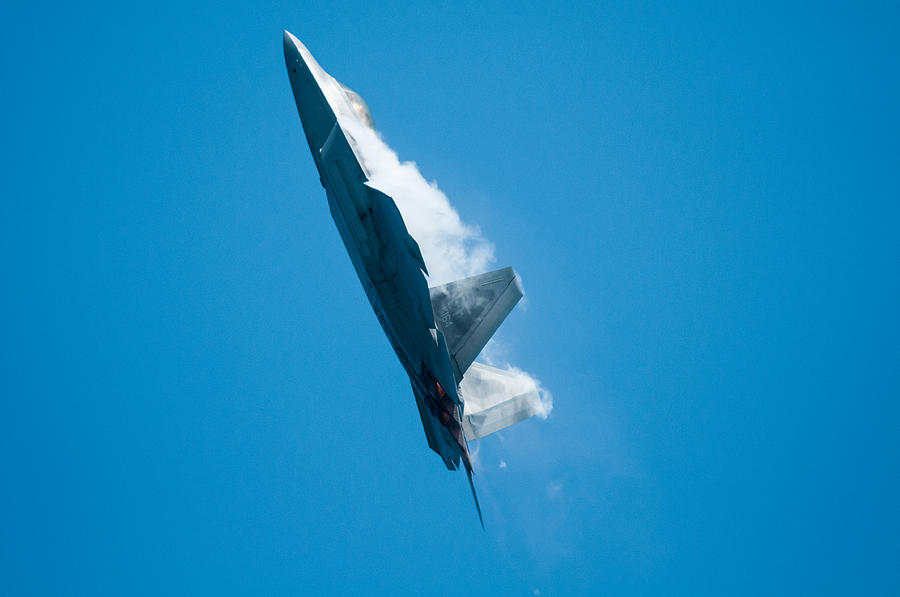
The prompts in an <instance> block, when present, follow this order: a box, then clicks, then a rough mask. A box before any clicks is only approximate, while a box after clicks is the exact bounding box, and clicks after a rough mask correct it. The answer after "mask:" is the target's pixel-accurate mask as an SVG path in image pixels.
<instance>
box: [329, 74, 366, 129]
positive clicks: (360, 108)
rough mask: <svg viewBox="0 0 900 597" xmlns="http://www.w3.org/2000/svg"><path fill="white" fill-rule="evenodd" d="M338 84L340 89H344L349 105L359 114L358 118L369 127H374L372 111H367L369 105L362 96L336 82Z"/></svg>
mask: <svg viewBox="0 0 900 597" xmlns="http://www.w3.org/2000/svg"><path fill="white" fill-rule="evenodd" d="M338 85H340V86H341V89H343V90H344V93H345V94H347V99H348V100H350V105H351V106H353V110H354V111H355V112H356V114H357V115H358V116H359V118H360V120H362V121H363V122H364V123H365V124H366V126H368V127H369V128H372V129H374V128H375V121H374V120H372V112H371V111H369V105H368V104H366V101H365V100H364V99H363V98H362V96H361V95H359V94H358V93H356V92H355V91H353V90H352V89H350V88H349V87H347V86H345V85H344V84H343V83H338Z"/></svg>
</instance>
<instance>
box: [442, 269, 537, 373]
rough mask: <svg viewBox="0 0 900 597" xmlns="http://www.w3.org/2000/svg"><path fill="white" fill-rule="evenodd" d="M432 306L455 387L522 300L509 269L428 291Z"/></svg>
mask: <svg viewBox="0 0 900 597" xmlns="http://www.w3.org/2000/svg"><path fill="white" fill-rule="evenodd" d="M429 292H430V294H431V306H432V309H433V310H434V319H435V322H436V323H437V326H438V328H439V329H440V330H441V332H443V333H444V337H445V338H446V340H447V348H448V349H449V352H450V358H451V361H452V362H453V369H454V371H453V374H454V375H455V377H456V381H457V383H459V381H460V380H461V379H462V377H463V374H464V373H465V372H466V369H468V368H469V365H471V364H472V361H474V360H475V357H477V356H478V353H480V352H481V349H483V348H484V345H485V344H487V341H488V340H490V339H491V336H493V335H494V332H496V331H497V328H498V327H500V324H501V323H503V320H504V319H506V316H507V315H509V312H510V311H512V308H513V307H515V306H516V303H518V302H519V299H521V298H522V286H521V284H520V283H519V277H518V275H517V274H516V272H515V271H514V270H513V268H511V267H505V268H503V269H498V270H497V271H493V272H489V273H487V274H481V275H478V276H472V277H471V278H465V279H463V280H457V281H456V282H450V283H449V284H444V285H443V286H436V287H434V288H430V289H429Z"/></svg>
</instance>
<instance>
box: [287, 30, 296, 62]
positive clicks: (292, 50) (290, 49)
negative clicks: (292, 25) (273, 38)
mask: <svg viewBox="0 0 900 597" xmlns="http://www.w3.org/2000/svg"><path fill="white" fill-rule="evenodd" d="M296 41H297V38H296V37H294V36H293V35H291V33H290V32H289V31H288V30H287V29H285V31H284V57H285V58H287V57H288V56H290V55H292V54H296V53H297V44H296V43H294V42H296Z"/></svg>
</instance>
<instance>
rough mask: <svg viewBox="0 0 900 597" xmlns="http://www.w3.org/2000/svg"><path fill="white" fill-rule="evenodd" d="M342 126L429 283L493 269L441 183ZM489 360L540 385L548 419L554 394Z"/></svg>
mask: <svg viewBox="0 0 900 597" xmlns="http://www.w3.org/2000/svg"><path fill="white" fill-rule="evenodd" d="M341 126H342V127H343V129H344V130H345V131H347V132H348V133H350V135H351V137H352V138H353V140H352V142H355V149H356V151H357V152H358V156H359V157H360V159H362V161H363V163H364V165H365V167H366V170H367V171H368V175H369V183H370V184H371V185H372V186H374V187H375V188H377V189H378V190H380V191H382V192H384V193H386V194H387V195H389V196H391V197H393V199H394V202H395V203H396V204H397V208H398V209H399V210H400V213H401V215H402V216H403V220H404V222H406V227H407V229H408V230H409V233H410V235H411V236H412V237H413V238H414V239H415V240H416V242H417V243H418V244H419V248H420V249H421V250H422V256H423V257H424V258H425V265H426V266H427V267H428V282H429V286H438V285H441V284H446V283H448V282H453V281H455V280H459V279H461V278H467V277H469V276H474V275H477V274H481V273H484V272H487V271H490V269H491V267H492V265H493V264H494V261H495V259H494V246H493V245H492V244H491V243H490V242H489V241H488V240H487V239H485V238H484V237H483V236H482V235H481V231H480V230H479V228H478V227H477V226H473V225H470V224H467V223H465V222H463V221H462V219H461V218H460V217H459V214H458V213H457V211H456V210H455V209H454V208H453V206H452V205H451V204H450V200H449V199H448V198H447V196H446V195H445V194H444V192H443V191H441V190H440V189H439V188H438V186H437V183H435V182H428V181H427V180H425V177H423V176H422V174H421V173H420V172H419V169H418V168H417V167H416V164H415V163H414V162H401V161H400V159H399V158H398V157H397V153H396V152H395V151H394V150H393V149H391V148H390V147H389V146H388V145H387V143H385V142H384V140H383V139H382V138H381V136H380V135H379V134H378V133H377V132H376V131H375V130H374V129H371V128H369V127H368V126H366V125H365V124H363V123H362V122H360V121H358V120H356V119H355V118H341ZM484 356H487V355H486V354H484V355H483V357H484ZM489 360H490V361H493V362H491V363H489V364H491V365H493V366H496V367H499V368H502V369H505V370H506V371H508V372H509V373H510V374H511V375H512V376H514V379H513V380H511V382H513V383H514V384H515V385H516V387H521V388H527V389H536V390H537V391H538V392H539V394H540V396H541V405H542V412H541V413H540V415H541V416H542V417H544V418H546V417H547V415H549V414H550V411H551V409H552V408H553V397H552V395H551V394H550V392H549V391H547V390H546V389H545V388H543V387H541V385H540V383H539V382H538V381H537V380H536V379H535V378H534V376H532V375H530V374H529V373H527V372H525V371H522V370H521V369H519V368H517V367H514V366H512V365H510V364H509V363H507V362H505V361H503V362H498V359H489ZM464 384H465V380H464ZM464 387H465V389H466V391H467V392H481V391H488V388H478V387H473V386H472V384H471V383H470V384H468V387H466V386H465V385H464Z"/></svg>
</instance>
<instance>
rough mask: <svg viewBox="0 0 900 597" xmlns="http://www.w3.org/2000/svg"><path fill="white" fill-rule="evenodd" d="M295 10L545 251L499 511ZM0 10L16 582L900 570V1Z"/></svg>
mask: <svg viewBox="0 0 900 597" xmlns="http://www.w3.org/2000/svg"><path fill="white" fill-rule="evenodd" d="M283 29H289V30H290V31H292V32H294V33H295V34H296V35H297V36H298V37H299V38H300V39H301V40H303V41H304V42H305V43H306V44H307V45H308V47H309V48H310V49H311V50H312V52H313V53H314V54H315V55H316V56H317V58H318V59H319V61H320V62H321V63H322V65H323V66H324V67H325V68H326V69H328V70H329V71H330V72H331V73H332V74H334V75H335V76H336V77H337V78H339V79H340V80H342V81H344V82H345V83H347V84H348V85H349V86H350V87H352V88H353V89H355V90H357V91H359V92H360V93H361V94H362V95H363V96H364V97H365V98H366V99H367V100H368V102H369V104H370V106H371V108H372V111H373V113H374V116H375V121H376V123H377V125H378V126H379V128H380V129H381V130H382V131H383V132H384V135H385V138H386V139H387V141H388V142H389V143H390V144H391V145H392V146H393V147H394V148H395V149H397V150H398V152H399V154H400V156H401V158H403V159H409V160H415V161H416V162H417V163H418V164H419V166H420V168H421V170H422V172H423V173H424V174H425V176H426V177H427V178H429V179H434V180H437V181H438V182H439V184H440V186H441V188H443V189H444V190H445V191H446V192H447V194H448V195H449V196H450V198H451V199H452V200H453V202H454V204H455V205H456V207H457V208H458V210H459V212H460V214H461V215H462V216H463V218H465V219H466V220H468V221H470V222H476V223H478V224H479V225H480V226H481V229H482V231H483V233H484V234H485V236H486V237H487V238H489V239H490V240H492V241H493V242H494V243H495V245H496V254H497V256H498V262H497V265H498V266H505V265H513V266H515V267H516V268H517V269H518V270H519V272H520V273H521V275H522V277H523V279H524V282H525V289H526V292H527V305H525V308H520V309H517V310H516V312H515V313H514V314H513V315H512V316H511V317H510V319H509V320H508V321H507V322H506V323H505V324H504V326H503V328H502V336H503V338H504V340H505V344H506V345H507V346H508V348H509V356H510V360H511V361H513V362H515V363H517V364H519V365H520V366H522V367H523V368H525V369H527V370H529V371H532V372H534V373H535V374H536V375H537V376H538V377H539V378H540V379H541V380H542V382H543V383H544V384H545V385H546V386H547V387H549V388H550V389H551V390H552V391H553V394H554V396H555V401H556V408H555V410H554V411H553V415H552V416H551V418H550V419H549V420H547V421H543V422H542V421H528V422H526V423H524V424H522V425H520V426H517V427H515V428H513V429H511V430H508V431H507V432H505V433H503V434H502V437H491V438H489V439H487V440H485V441H482V442H480V444H481V445H480V447H479V450H480V451H479V456H478V457H479V461H480V463H481V464H480V469H479V472H478V475H477V483H478V486H479V491H480V495H481V500H482V505H483V507H484V511H485V519H486V530H485V531H482V530H481V527H480V526H479V525H478V521H477V517H476V515H475V512H474V508H473V506H472V503H471V497H470V496H469V493H468V488H467V485H466V481H465V477H464V476H463V475H462V474H459V473H450V472H448V471H446V470H444V468H443V466H442V464H441V462H440V460H439V459H438V457H437V456H436V455H434V454H432V453H431V452H430V451H429V450H428V449H427V447H426V445H425V438H424V434H423V432H422V429H421V425H420V423H419V420H418V415H417V413H416V409H415V405H414V401H413V398H412V396H411V394H410V391H409V385H408V381H407V380H406V378H405V375H404V373H403V371H402V370H401V368H400V366H399V364H398V363H397V362H396V359H395V357H394V355H393V354H392V351H391V349H390V347H389V345H388V342H387V341H386V339H385V338H384V336H383V334H382V332H381V330H380V329H379V327H378V324H377V322H376V319H375V317H374V316H373V314H372V312H371V309H370V308H369V306H368V304H367V302H366V299H365V297H364V294H363V291H362V289H361V287H360V285H359V282H358V280H357V279H356V276H355V274H354V272H353V270H352V268H351V265H350V262H349V259H348V258H347V255H346V253H345V251H344V249H343V247H342V245H341V242H340V239H339V237H338V234H337V232H336V230H335V227H334V224H333V223H332V221H331V218H330V216H329V213H328V210H327V207H326V202H325V196H324V193H323V191H322V189H321V187H320V186H319V183H318V179H317V176H316V173H315V168H314V166H313V162H312V159H311V158H310V156H309V152H308V148H307V147H306V144H305V140H304V137H303V133H302V130H301V127H300V121H299V119H298V117H297V113H296V109H295V106H294V103H293V99H292V96H291V91H290V87H289V85H288V79H287V76H286V74H285V69H284V63H283V57H282V47H281V43H282V42H281V37H282V30H283ZM0 33H2V40H3V41H2V44H3V52H2V66H3V79H4V83H3V86H2V93H0V104H2V107H3V110H2V113H3V127H2V138H3V149H2V158H3V159H2V166H0V168H2V180H3V187H2V189H3V190H2V201H0V210H2V211H0V218H2V219H0V222H2V227H3V230H2V236H0V248H2V251H3V254H4V255H5V256H6V257H5V259H4V276H3V285H4V290H3V295H2V296H3V304H4V305H5V309H4V311H5V317H3V324H2V338H3V347H4V348H3V355H2V360H0V363H2V365H0V366H2V380H3V381H2V416H0V448H2V454H3V464H2V483H3V484H2V492H0V522H2V537H3V540H2V542H0V545H2V547H0V553H2V556H0V557H2V559H0V567H2V569H0V593H3V594H5V595H31V594H56V595H75V594H82V595H101V594H106V595H126V594H135V595H140V594H145V595H160V594H178V595H199V594H213V595H222V594H241V595H251V594H259V595H289V594H367V595H396V594H425V595H463V594H468V595H487V594H490V595H533V594H537V593H535V591H539V592H540V594H542V595H579V594H580V595H584V594H689V595H694V594H748V595H760V594H772V593H781V594H794V593H800V594H821V593H835V594H897V593H898V592H900V567H898V561H900V511H898V504H900V474H898V472H900V467H898V464H900V462H898V459H900V440H898V433H900V424H898V414H900V412H898V410H900V409H898V395H900V383H898V382H900V379H898V377H900V375H898V371H900V350H898V332H900V325H898V323H900V322H898V298H900V297H898V285H900V284H898V283H900V280H898V276H900V259H898V253H900V251H898V230H897V228H898V200H900V184H898V180H900V179H898V172H900V149H898V147H900V146H898V141H897V139H898V137H900V117H898V105H900V93H898V70H900V69H898V65H897V58H898V56H900V47H898V46H900V42H898V39H900V19H898V11H897V9H896V4H895V3H888V2H884V3H865V5H864V6H863V5H855V6H831V5H823V4H822V3H812V2H810V3H806V4H791V5H789V6H785V5H784V4H783V3H772V4H770V5H767V6H759V7H752V8H751V7H744V6H743V5H741V7H737V8H735V7H732V8H726V7H722V6H720V3H718V2H710V3H706V4H695V3H690V4H683V3H682V4H680V5H679V6H678V7H677V8H672V7H671V3H660V4H657V5H654V4H648V3H638V4H633V5H630V6H627V7H626V6H615V5H609V6H607V5H599V4H598V5H594V4H585V5H582V6H580V7H572V8H567V9H561V8H547V7H537V6H530V7H517V8H509V9H508V8H505V7H504V6H503V5H502V4H501V3H490V4H486V3H477V4H470V5H459V6H456V7H453V8H448V7H444V8H435V7H431V8H429V7H426V6H419V5H417V6H412V5H410V6H406V5H402V4H388V5H384V6H382V7H378V8H375V7H374V5H370V4H369V3H360V4H359V5H349V4H348V5H344V4H339V3H323V4H321V5H319V6H310V5H309V3H306V2H285V3H281V4H277V3H246V4H244V5H242V4H238V3H229V2H209V3H200V2H190V3H180V2H179V3H174V2H173V3H156V2H151V3H142V4H133V3H119V2H115V3H112V2H110V3H107V4H103V5H98V4H90V3H89V4H88V5H83V4H82V3H73V2H69V3H65V4H58V5H45V4H40V5H39V4H33V5H26V4H22V3H19V4H17V5H15V6H8V7H7V8H6V9H5V12H4V16H3V19H2V22H0ZM501 461H502V462H505V463H506V464H507V466H506V467H505V468H500V462H501Z"/></svg>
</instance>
